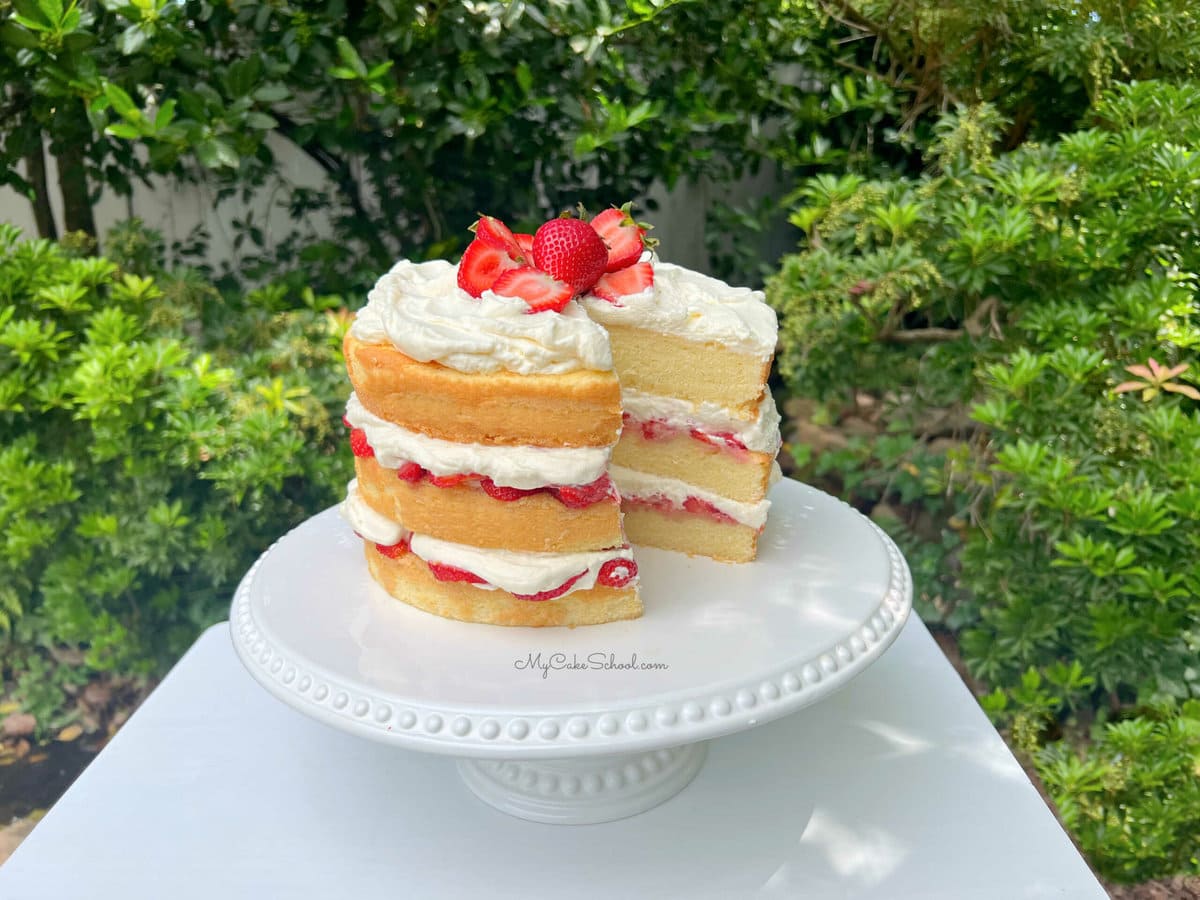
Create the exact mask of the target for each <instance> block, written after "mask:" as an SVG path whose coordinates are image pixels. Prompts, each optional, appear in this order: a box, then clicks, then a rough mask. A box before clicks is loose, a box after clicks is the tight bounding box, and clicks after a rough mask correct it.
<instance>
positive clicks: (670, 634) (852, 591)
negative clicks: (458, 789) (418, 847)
mask: <svg viewBox="0 0 1200 900" xmlns="http://www.w3.org/2000/svg"><path fill="white" fill-rule="evenodd" d="M771 501H772V507H771V515H770V519H769V521H768V523H767V527H766V530H765V531H764V532H763V534H762V537H761V538H760V540H759V558H758V559H757V560H756V561H755V562H753V563H749V564H746V565H728V564H722V563H717V562H713V561H712V560H708V559H692V558H689V557H687V556H684V555H682V554H678V553H669V552H666V551H662V550H650V549H644V548H637V559H638V566H639V569H640V576H641V593H642V599H643V601H644V602H645V608H646V610H645V614H644V615H643V616H642V617H641V618H640V619H636V620H633V621H628V622H612V623H609V624H607V625H595V626H587V627H580V628H500V627H495V626H490V625H477V624H472V623H467V622H456V621H452V620H449V619H441V618H438V617H437V616H432V615H429V614H427V613H423V612H421V611H419V610H417V609H414V608H413V607H410V606H408V605H406V604H404V603H402V602H400V601H399V600H397V599H395V598H393V597H390V596H388V595H387V594H386V593H385V592H384V591H383V589H382V588H380V587H379V586H378V585H377V584H375V582H374V581H372V580H371V577H370V575H369V574H368V572H367V566H366V561H365V559H364V556H363V545H362V541H361V540H360V539H359V538H357V537H356V536H355V535H354V533H353V531H351V529H350V527H349V526H348V525H346V524H345V523H344V522H343V521H342V520H341V519H340V518H339V517H338V514H337V511H336V510H334V509H329V510H326V511H325V512H323V513H320V514H319V515H317V516H314V517H313V518H311V519H309V520H308V521H307V522H304V523H303V524H301V525H300V526H298V527H297V528H296V529H294V530H293V531H291V532H290V533H288V534H287V535H286V536H285V537H283V538H281V539H280V540H279V541H277V542H276V544H275V545H274V546H273V547H272V548H271V549H269V550H268V551H267V552H266V553H264V554H263V555H262V556H261V557H260V558H259V560H258V562H256V563H255V564H254V566H253V567H252V568H251V569H250V571H249V572H248V573H247V574H246V576H245V578H243V579H242V583H241V585H240V586H239V587H238V591H237V594H236V595H235V597H234V600H233V607H232V610H231V613H230V619H231V627H232V631H233V643H234V647H235V649H236V650H237V653H238V656H239V657H240V658H241V660H242V662H243V663H244V664H245V665H246V668H247V669H248V670H249V671H250V674H251V675H252V676H253V677H254V678H255V679H256V680H257V681H258V682H259V683H260V684H261V685H262V686H263V687H264V688H266V689H267V690H268V691H270V692H271V693H272V694H273V695H274V696H276V697H277V698H278V699H280V700H281V701H283V702H284V703H287V704H288V705H289V706H292V707H294V708H295V709H297V710H299V711H300V712H302V713H304V714H306V715H308V716H312V717H313V718H315V719H318V720H320V721H322V722H325V723H326V724H328V725H331V726H333V727H335V728H339V729H341V730H343V731H348V732H350V733H352V734H355V735H359V736H361V737H365V738H369V739H371V740H375V741H381V742H384V743H387V744H392V745H393V746H395V747H397V748H402V749H405V750H417V751H421V752H425V753H440V754H444V755H448V756H453V757H456V758H458V760H459V763H458V765H459V771H460V772H461V773H462V777H463V779H464V780H465V781H466V783H467V785H468V786H469V787H470V788H471V790H472V791H474V792H475V794H477V795H478V796H479V797H480V798H481V799H482V800H484V801H485V802H487V803H490V804H491V805H492V806H494V807H496V808H497V809H501V810H503V811H505V812H507V813H511V814H512V815H515V816H520V817H522V818H525V819H532V820H534V821H538V822H556V823H564V824H566V823H587V822H604V821H609V820H612V819H618V818H622V817H625V816H630V815H634V814H635V813H638V812H641V811H644V810H647V809H650V808H651V807H653V806H656V805H658V804H659V803H662V802H664V801H665V800H667V799H668V798H669V797H671V796H672V795H674V794H675V793H677V792H678V791H680V790H682V789H683V788H684V787H685V786H686V785H687V783H688V782H689V781H690V780H691V779H692V777H693V776H694V775H695V774H696V772H697V771H698V770H699V768H700V766H701V765H702V764H703V761H704V755H705V743H704V742H705V741H708V740H711V739H713V738H717V737H720V736H722V735H726V734H732V733H734V732H737V731H742V730H744V729H747V728H753V727H755V726H757V725H761V724H764V723H766V722H770V721H772V720H773V719H777V718H779V717H780V716H783V715H787V714H788V713H791V712H794V711H796V710H797V709H800V708H801V707H803V706H806V705H808V704H810V703H814V702H816V701H818V700H820V699H821V698H822V697H825V696H827V695H828V694H829V693H831V692H832V691H834V690H836V689H837V688H839V687H840V686H841V685H843V684H845V683H846V682H848V681H849V680H850V679H852V678H854V677H855V676H856V675H857V674H858V673H859V672H861V671H863V670H864V669H865V668H866V667H867V666H869V665H870V664H871V663H872V662H873V661H874V660H876V659H878V658H879V656H880V655H881V654H882V653H883V652H884V651H885V650H886V649H887V648H888V647H889V646H890V645H891V643H892V641H893V640H894V639H895V637H896V635H897V634H899V632H900V626H901V625H903V624H904V620H905V617H906V616H907V615H908V613H909V610H910V609H911V605H912V580H911V578H910V576H909V572H908V567H907V566H906V565H905V563H904V559H903V557H902V556H901V555H900V552H899V550H897V549H896V546H895V544H893V543H892V541H891V540H890V539H889V538H888V537H887V535H885V534H884V533H883V532H882V531H880V530H879V528H878V527H876V526H875V525H874V524H873V523H872V522H870V521H869V520H868V519H866V518H864V517H863V516H861V515H860V514H859V513H857V512H856V511H855V510H853V509H851V508H850V507H848V506H846V505H845V504H844V503H841V502H840V501H838V500H835V499H834V498H832V497H829V496H828V495H826V494H823V493H821V492H820V491H817V490H815V489H813V488H811V487H808V486H806V485H803V484H800V483H798V482H795V481H786V480H785V481H782V482H780V483H779V484H777V485H776V486H775V487H774V488H773V489H772V491H771ZM545 602H553V601H545Z"/></svg>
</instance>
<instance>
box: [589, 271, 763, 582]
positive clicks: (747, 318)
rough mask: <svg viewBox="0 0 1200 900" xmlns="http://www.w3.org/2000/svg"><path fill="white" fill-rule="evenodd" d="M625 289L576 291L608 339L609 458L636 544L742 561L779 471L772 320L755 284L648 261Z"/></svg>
mask: <svg viewBox="0 0 1200 900" xmlns="http://www.w3.org/2000/svg"><path fill="white" fill-rule="evenodd" d="M642 265H646V266H648V267H649V270H650V277H648V278H645V279H644V283H635V284H634V287H636V288H638V289H637V290H636V291H635V292H634V293H629V294H622V293H620V292H619V291H614V290H611V289H610V288H611V286H610V285H607V284H605V283H604V282H601V283H600V284H599V285H598V286H597V288H596V289H595V290H594V291H593V293H592V294H591V295H589V296H587V297H585V298H584V299H583V301H582V302H583V306H584V308H585V309H586V310H587V312H588V314H589V315H590V316H591V317H592V318H593V319H595V320H596V321H598V322H600V323H602V324H603V325H604V326H605V329H606V330H607V332H608V335H609V339H610V341H611V342H612V350H613V362H614V366H615V368H616V371H617V376H618V378H619V379H620V382H621V402H622V405H623V430H622V434H621V440H620V442H619V443H618V444H617V447H616V449H615V450H614V452H613V463H614V466H613V468H612V469H611V470H610V474H611V475H612V477H613V480H614V481H615V482H616V485H617V488H618V490H619V492H620V494H621V500H622V509H623V510H624V513H625V530H626V534H627V535H628V536H629V538H630V540H632V541H633V542H634V543H635V544H645V545H648V546H653V547H660V548H663V549H667V550H676V551H679V552H684V553H689V554H694V555H700V556H709V557H712V558H713V559H718V560H723V561H728V562H748V561H750V560H752V559H754V557H755V555H756V554H757V543H758V535H759V533H761V531H762V528H763V526H764V524H765V522H766V516H767V511H768V509H769V508H770V502H769V501H768V500H767V499H766V495H767V491H768V490H769V488H770V486H771V484H773V483H774V480H775V479H776V478H778V477H779V470H778V466H777V465H776V463H775V456H776V454H777V453H778V451H779V447H780V438H779V414H778V412H777V411H776V409H775V403H774V400H773V399H772V397H771V394H770V391H769V390H768V389H767V376H768V374H769V372H770V368H771V360H772V359H773V357H774V352H775V343H776V337H777V333H778V325H777V322H776V318H775V313H774V311H773V310H772V309H771V308H770V307H769V306H767V304H766V302H765V298H764V297H763V295H762V293H761V292H758V291H751V290H749V289H748V288H735V287H730V286H729V285H728V284H726V283H725V282H723V281H719V280H717V279H715V278H709V277H708V276H705V275H701V274H699V273H697V272H692V271H689V270H687V269H683V268H681V267H679V266H674V265H670V264H668V263H658V262H654V261H646V262H643V263H642Z"/></svg>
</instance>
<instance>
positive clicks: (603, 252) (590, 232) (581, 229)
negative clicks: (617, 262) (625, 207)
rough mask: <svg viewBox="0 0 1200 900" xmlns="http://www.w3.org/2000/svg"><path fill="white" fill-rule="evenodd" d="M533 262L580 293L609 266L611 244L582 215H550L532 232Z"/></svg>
mask: <svg viewBox="0 0 1200 900" xmlns="http://www.w3.org/2000/svg"><path fill="white" fill-rule="evenodd" d="M533 264H534V265H535V266H536V267H537V268H539V269H541V270H542V271H543V272H545V273H546V274H547V275H550V276H551V277H552V278H554V279H555V280H557V281H561V282H563V283H564V284H567V285H570V287H571V290H573V291H574V292H575V293H577V294H581V293H583V292H584V291H586V290H588V289H589V288H591V286H592V285H593V284H595V283H596V282H597V281H598V280H599V279H600V276H601V275H603V274H604V270H605V269H606V268H607V267H608V247H606V246H605V244H604V241H603V240H601V238H600V235H598V234H597V233H596V229H594V228H593V227H592V226H591V225H589V224H588V223H587V222H584V221H583V220H582V219H567V218H563V219H551V220H550V221H549V222H547V223H546V224H545V225H543V226H542V227H541V228H539V229H538V230H537V233H536V234H534V236H533Z"/></svg>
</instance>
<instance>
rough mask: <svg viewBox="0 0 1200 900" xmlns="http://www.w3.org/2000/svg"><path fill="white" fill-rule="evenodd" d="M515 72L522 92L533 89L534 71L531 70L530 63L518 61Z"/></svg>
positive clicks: (526, 92)
mask: <svg viewBox="0 0 1200 900" xmlns="http://www.w3.org/2000/svg"><path fill="white" fill-rule="evenodd" d="M513 74H514V75H515V76H516V79H517V86H518V87H519V88H520V89H521V91H522V93H525V94H528V93H529V92H530V91H531V90H533V72H531V71H530V69H529V64H528V63H525V62H519V63H517V68H516V71H515V72H514V73H513Z"/></svg>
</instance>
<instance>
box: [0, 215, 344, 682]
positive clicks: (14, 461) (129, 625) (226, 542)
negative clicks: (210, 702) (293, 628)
mask: <svg viewBox="0 0 1200 900" xmlns="http://www.w3.org/2000/svg"><path fill="white" fill-rule="evenodd" d="M110 247H111V248H112V250H113V251H114V255H113V259H106V258H103V257H95V256H87V255H83V254H73V253H69V252H68V251H66V250H64V249H63V248H62V247H60V246H58V245H56V244H53V243H51V242H49V241H45V240H22V239H21V238H20V236H19V233H18V232H17V230H16V229H15V228H13V227H12V226H8V225H0V435H2V439H0V531H2V532H3V534H4V536H5V537H4V541H3V543H0V633H2V634H3V640H4V641H5V642H7V643H8V645H9V648H10V650H11V653H9V654H6V662H7V663H8V664H9V665H10V666H13V667H14V668H28V662H29V661H28V659H27V658H26V657H27V655H28V654H29V653H33V654H36V653H37V650H36V648H37V647H38V646H53V645H70V646H81V647H83V648H85V649H86V651H87V664H88V666H89V667H91V668H93V669H100V670H107V669H116V670H119V671H123V672H130V671H134V672H137V671H143V672H146V671H156V670H158V669H159V668H160V667H161V666H162V665H163V664H165V663H169V662H170V661H172V660H174V659H175V658H177V656H178V655H179V653H180V652H181V651H182V650H183V649H184V648H186V647H187V646H188V645H189V643H190V642H191V641H192V640H194V639H195V636H196V634H197V631H198V629H199V628H201V627H203V626H205V625H208V624H210V623H211V622H213V621H216V620H217V619H219V618H220V617H221V614H222V612H223V610H225V609H226V607H227V604H228V603H229V599H230V595H231V593H232V589H233V586H234V585H235V583H236V580H237V579H238V578H239V577H240V576H241V575H242V573H243V572H244V571H245V569H246V568H247V567H248V565H249V563H250V562H251V561H252V560H253V559H254V557H255V556H256V555H257V554H258V553H260V552H262V550H264V549H265V548H266V546H267V545H268V544H269V543H270V542H271V541H273V540H274V539H275V538H277V537H278V536H279V535H280V534H281V533H283V532H284V531H286V530H287V529H288V528H289V527H291V526H292V525H294V524H296V523H297V522H298V521H299V520H301V519H302V518H304V517H305V516H307V515H309V514H311V513H312V512H313V511H314V510H317V509H319V508H321V507H322V506H325V505H328V504H329V503H330V502H332V501H333V500H334V499H335V498H336V496H337V492H338V491H339V490H341V488H342V487H343V486H344V484H345V479H346V477H347V475H348V472H349V454H348V452H347V451H345V449H344V448H343V446H342V445H343V440H344V439H343V438H342V433H343V428H342V426H341V423H340V421H339V419H340V415H341V411H340V405H341V402H342V400H344V390H345V389H344V387H343V385H342V379H341V372H340V371H339V368H340V366H339V360H340V338H341V334H342V332H343V331H344V328H345V323H346V318H345V316H344V315H339V314H338V312H337V310H338V307H339V304H340V301H339V300H338V298H335V297H325V298H317V297H314V296H312V295H311V293H310V294H308V295H307V296H306V297H304V298H290V297H286V296H284V291H283V290H282V289H280V288H277V287H276V286H271V285H269V286H267V287H265V288H263V289H261V290H260V291H258V292H256V293H255V294H254V295H252V296H245V297H236V298H226V297H222V296H221V295H220V294H218V293H217V292H216V291H215V290H213V288H212V287H211V286H210V285H208V284H207V283H205V282H203V281H202V280H200V279H198V278H196V277H195V276H194V275H193V274H191V273H187V272H178V273H164V272H153V271H149V270H147V269H146V268H145V267H144V266H143V265H141V264H139V261H138V260H139V257H140V258H142V259H143V260H145V259H152V258H154V257H156V256H157V255H158V254H159V253H160V252H161V247H157V248H156V247H155V246H154V235H152V234H148V233H147V232H145V231H144V230H142V229H139V228H137V227H136V226H133V227H129V226H127V227H125V228H123V229H122V231H121V232H120V233H117V234H114V235H113V236H112V237H111V239H110ZM293 305H294V306H296V307H298V309H296V310H294V311H287V310H288V308H289V307H291V306H293ZM22 659H25V662H24V663H23V662H22Z"/></svg>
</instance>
